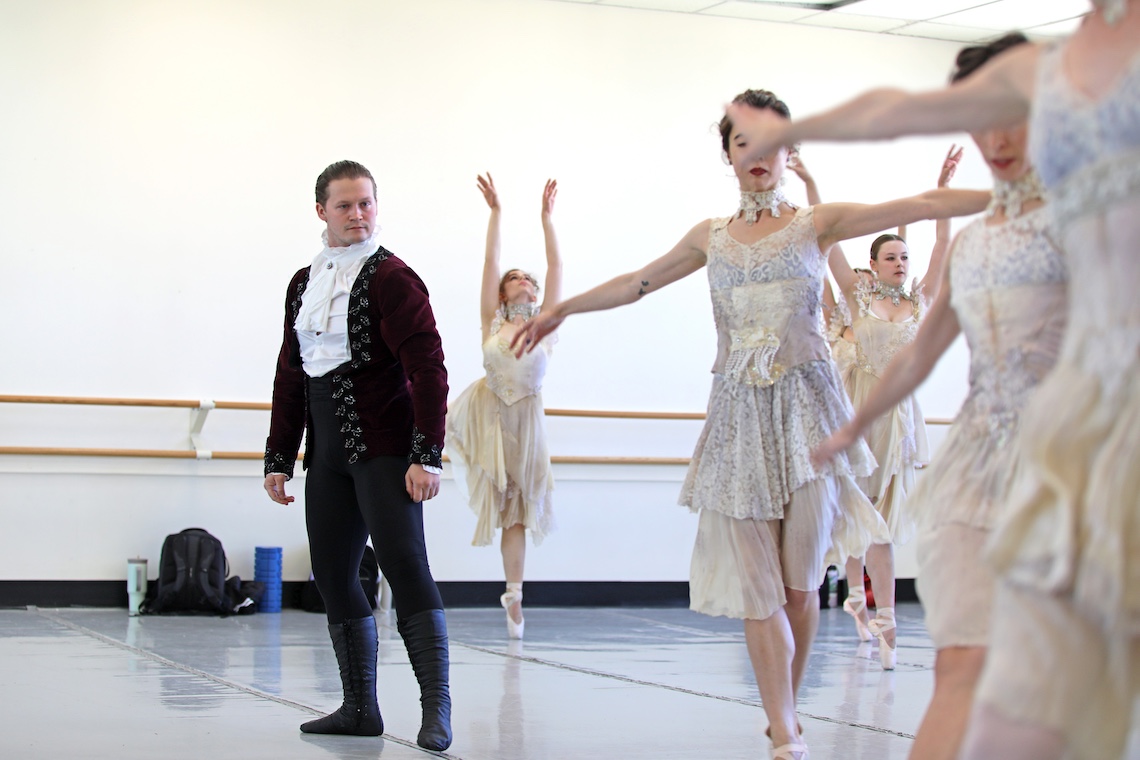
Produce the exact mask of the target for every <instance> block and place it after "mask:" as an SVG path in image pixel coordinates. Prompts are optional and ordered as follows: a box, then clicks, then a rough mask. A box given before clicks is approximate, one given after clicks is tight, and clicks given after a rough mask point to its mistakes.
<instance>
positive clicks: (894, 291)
mask: <svg viewBox="0 0 1140 760" xmlns="http://www.w3.org/2000/svg"><path fill="white" fill-rule="evenodd" d="M871 292H872V293H874V294H875V300H876V301H883V300H886V299H888V298H889V299H891V303H893V304H894V305H895V306H898V305H899V302H900V301H901V300H902V299H903V298H905V299H906V300H908V301H910V302H911V303H914V291H913V290H912V291H911V292H909V293H907V292H906V286H905V285H888V284H887V283H885V282H883V281H881V280H877V281H876V282H875V287H873V288H871Z"/></svg>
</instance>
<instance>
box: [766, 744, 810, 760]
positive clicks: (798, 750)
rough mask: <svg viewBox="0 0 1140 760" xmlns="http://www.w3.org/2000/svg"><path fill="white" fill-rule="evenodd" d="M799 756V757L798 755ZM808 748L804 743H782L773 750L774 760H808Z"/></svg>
mask: <svg viewBox="0 0 1140 760" xmlns="http://www.w3.org/2000/svg"><path fill="white" fill-rule="evenodd" d="M797 756H798V757H797ZM807 756H808V749H807V745H806V744H803V743H799V742H796V743H792V744H782V745H780V746H779V747H776V748H775V749H773V750H772V760H778V759H779V758H783V759H784V760H807Z"/></svg>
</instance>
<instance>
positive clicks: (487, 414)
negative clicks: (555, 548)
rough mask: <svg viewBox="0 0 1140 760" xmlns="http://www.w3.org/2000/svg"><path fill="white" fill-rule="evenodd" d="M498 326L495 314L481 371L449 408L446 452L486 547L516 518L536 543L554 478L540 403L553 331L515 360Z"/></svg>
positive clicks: (548, 513) (549, 521) (550, 522)
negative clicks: (464, 486) (464, 482)
mask: <svg viewBox="0 0 1140 760" xmlns="http://www.w3.org/2000/svg"><path fill="white" fill-rule="evenodd" d="M502 326H503V317H502V314H501V313H500V314H498V315H496V317H495V319H494V321H493V322H492V323H491V335H490V337H489V338H487V341H486V342H485V343H484V344H483V368H484V369H485V370H486V371H487V374H486V376H485V377H482V378H480V379H478V380H476V381H475V382H474V383H472V384H471V385H470V386H468V387H467V389H466V390H464V391H463V393H462V394H460V396H459V398H457V399H456V400H455V401H454V402H453V403H452V404H451V406H450V407H449V408H448V410H447V438H446V444H447V451H448V454H449V456H450V458H451V460H452V463H453V465H454V466H455V469H456V470H457V471H458V473H459V476H460V477H459V479H460V480H461V481H464V480H465V481H466V486H467V494H468V504H469V505H470V506H471V509H472V510H474V512H475V514H476V515H477V516H478V518H479V519H478V522H477V523H476V526H475V537H474V539H473V540H472V542H471V543H472V544H473V545H475V546H487V545H488V544H490V543H491V541H492V539H493V537H494V535H495V532H496V531H497V530H498V529H499V528H509V527H511V526H512V525H518V524H520V523H521V524H522V525H525V526H526V529H527V530H528V531H529V532H530V536H531V540H532V541H533V542H534V543H535V544H536V545H537V544H540V543H542V539H543V538H544V537H545V536H546V534H547V533H549V532H550V531H552V530H553V529H554V513H553V512H552V509H551V495H552V492H553V490H554V476H553V473H552V472H551V468H550V453H549V450H548V449H547V445H546V421H545V417H544V416H543V407H542V380H543V377H545V375H546V364H547V361H548V359H549V357H550V352H551V347H552V346H553V336H551V337H548V338H546V339H544V340H543V341H542V342H541V343H540V344H539V348H538V349H536V350H535V351H532V352H530V353H526V354H523V355H522V358H519V359H516V358H515V355H514V352H513V351H511V349H510V345H509V343H510V342H509V341H508V340H506V339H505V338H503V337H502V336H501V335H500V334H499V332H500V330H501V328H502Z"/></svg>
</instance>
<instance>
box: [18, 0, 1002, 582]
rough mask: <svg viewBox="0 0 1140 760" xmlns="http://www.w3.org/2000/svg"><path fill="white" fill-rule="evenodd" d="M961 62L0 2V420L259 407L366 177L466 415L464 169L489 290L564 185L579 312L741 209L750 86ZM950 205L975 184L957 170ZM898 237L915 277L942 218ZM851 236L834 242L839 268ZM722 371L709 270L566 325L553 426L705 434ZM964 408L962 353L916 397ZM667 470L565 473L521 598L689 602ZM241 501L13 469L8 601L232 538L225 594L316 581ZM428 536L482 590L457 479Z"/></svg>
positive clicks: (468, 242)
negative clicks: (653, 588)
mask: <svg viewBox="0 0 1140 760" xmlns="http://www.w3.org/2000/svg"><path fill="white" fill-rule="evenodd" d="M956 49H957V46H956V45H953V44H950V43H940V42H933V41H924V40H916V39H907V38H901V37H888V36H882V35H872V34H864V33H858V32H847V31H839V30H829V29H815V28H811V29H809V28H804V27H796V26H790V25H780V24H769V23H764V22H749V21H738V20H729V19H718V18H701V17H693V16H686V15H681V14H671V13H660V12H646V11H633V10H626V9H620V8H607V7H592V6H582V5H577V4H572V3H557V2H539V1H538V0H479V1H478V2H472V0H417V2H415V3H408V2H388V1H386V0H345V2H341V3H337V4H335V5H329V4H325V3H316V2H309V1H306V0H261V1H258V2H255V1H250V2H232V1H231V0H225V1H223V0H198V1H197V2H194V3H181V2H165V1H160V0H150V1H147V0H72V1H70V2H68V1H67V0H39V1H38V2H36V3H22V2H17V1H16V0H0V71H3V72H5V73H4V75H3V77H2V78H0V102H3V103H4V111H5V118H4V119H3V120H0V167H2V169H0V172H2V174H0V177H2V179H0V262H2V266H3V276H2V277H0V314H2V315H3V317H4V320H5V322H6V324H7V326H8V329H7V330H6V331H5V345H4V347H3V356H4V360H3V362H0V393H12V394H16V393H26V394H61V395H77V396H129V397H148V398H215V399H226V400H257V401H264V400H268V397H269V391H270V384H271V381H272V369H273V360H274V357H275V355H276V352H277V348H278V345H279V341H280V324H281V305H282V301H283V290H284V286H285V284H286V283H287V282H288V280H289V278H290V276H291V275H292V273H293V272H294V271H295V270H296V269H297V268H298V267H300V266H302V265H304V264H306V263H307V262H308V261H309V260H310V259H311V257H312V256H313V255H314V253H315V252H316V251H317V250H318V249H319V234H320V231H321V226H320V223H319V220H318V219H317V218H316V216H315V214H314V213H313V210H312V206H313V199H312V195H311V193H312V184H313V181H314V180H315V178H316V175H317V174H318V173H319V172H320V170H321V169H322V168H323V167H324V166H325V165H327V164H328V163H330V162H332V161H334V160H337V159H340V158H353V159H355V160H359V161H361V162H362V163H364V164H365V165H367V166H369V167H370V168H371V169H372V171H373V173H374V174H375V175H376V177H377V180H378V182H379V185H380V189H379V202H380V214H381V225H382V227H383V229H384V231H385V235H386V237H385V244H386V245H387V246H388V247H389V248H390V249H392V250H393V251H395V252H396V253H397V254H398V255H400V256H401V257H402V258H404V259H405V260H406V261H407V262H408V263H409V264H410V265H411V266H412V267H414V268H415V269H416V270H417V271H418V272H419V273H420V275H421V276H422V277H423V279H424V280H425V281H426V282H427V284H428V286H429V288H430V289H431V291H432V296H433V303H434V306H435V309H436V314H437V318H438V320H439V325H440V331H441V334H442V336H443V340H444V348H445V351H446V353H447V357H448V368H449V371H450V376H451V387H452V396H453V397H454V396H455V395H457V394H458V393H459V392H460V391H461V390H462V389H463V387H465V386H466V385H467V384H468V383H469V382H471V381H472V380H474V379H475V378H477V377H478V376H479V375H480V373H481V371H482V370H481V367H480V358H479V349H478V335H479V332H478V321H477V304H478V293H477V282H478V277H479V270H480V266H481V257H482V240H483V234H484V229H485V224H486V214H485V212H486V207H485V205H484V204H483V202H482V199H481V198H480V197H479V195H478V193H477V192H476V190H475V187H474V178H475V175H476V173H478V172H481V171H486V170H488V169H489V170H491V171H492V172H493V173H494V174H495V177H496V181H497V184H498V185H499V187H500V190H501V195H502V198H503V204H504V209H505V210H504V225H505V226H504V233H505V239H504V264H505V265H507V266H516V265H518V266H523V267H529V268H532V269H537V270H541V265H542V255H541V250H542V246H541V232H540V228H539V224H538V209H539V196H540V193H541V189H542V183H543V181H544V180H545V179H546V178H547V177H557V178H558V180H559V187H560V195H559V199H558V207H557V210H556V223H557V225H558V231H559V235H560V238H561V242H562V246H563V250H564V254H565V257H566V280H567V284H566V290H567V292H568V293H575V292H578V291H580V290H583V289H585V288H587V287H589V286H592V285H594V284H596V283H597V282H599V281H601V280H602V279H605V278H608V277H609V276H611V275H613V274H615V273H617V272H620V271H625V270H628V269H631V268H634V267H636V266H639V265H640V264H641V263H643V262H644V261H646V260H648V259H649V258H651V257H655V256H657V255H660V254H661V253H664V252H665V251H666V250H668V249H669V248H670V247H671V246H672V245H673V243H675V242H676V240H677V239H679V238H680V237H681V236H682V235H683V234H684V232H685V231H686V230H687V229H688V228H689V227H691V226H692V225H693V224H694V223H696V222H698V221H699V220H701V219H703V218H706V217H708V216H718V215H725V214H728V213H731V212H732V211H733V209H734V208H735V203H736V188H735V183H734V181H733V178H732V174H731V171H730V170H729V168H728V167H726V166H725V165H724V164H722V163H721V161H720V156H719V140H718V136H717V135H716V133H715V129H714V128H713V125H714V123H715V122H716V121H717V119H718V117H719V114H720V113H721V110H722V107H723V104H724V103H725V102H727V101H728V100H729V99H730V98H731V97H732V96H733V95H735V94H736V93H737V92H739V91H740V90H742V89H745V88H747V87H767V88H769V89H772V90H774V91H776V92H777V93H779V94H780V95H781V96H782V97H783V98H784V99H785V100H787V102H788V103H789V105H790V107H791V108H792V109H793V113H796V114H807V113H810V112H812V111H815V110H818V109H819V108H822V107H824V106H826V105H828V104H831V103H834V102H836V101H838V100H839V99H840V98H843V97H845V96H847V95H848V94H850V93H852V92H854V91H857V90H861V89H865V88H867V87H870V86H873V85H879V84H894V85H899V86H903V87H908V88H922V87H931V86H935V85H937V84H939V83H941V82H942V81H943V79H944V77H945V75H946V72H947V71H948V69H949V67H950V62H951V60H952V58H953V54H954V53H955V51H956ZM962 141H963V138H962V137H959V138H958V142H959V143H961V142H962ZM949 142H950V140H947V139H937V140H929V139H923V140H919V139H915V140H905V141H899V142H896V143H893V144H883V145H858V146H836V145H826V144H821V145H810V146H808V147H807V149H806V150H805V153H804V155H805V160H806V161H807V162H808V163H809V165H810V166H811V167H812V168H813V171H814V172H815V174H816V175H817V177H818V179H819V181H820V184H821V186H822V188H823V192H824V195H825V199H838V200H855V201H864V202H873V201H878V200H886V199H889V198H892V197H897V196H899V195H903V194H910V193H914V192H918V191H921V190H923V189H925V188H927V187H930V186H931V185H932V184H933V181H934V179H935V178H936V176H937V172H938V168H939V165H940V162H941V159H942V156H943V155H944V153H945V149H946V147H947V145H948V143H949ZM956 184H957V185H959V186H962V187H967V186H974V187H984V186H988V175H987V173H986V172H985V170H984V167H983V165H982V163H981V161H980V160H979V159H978V157H977V156H976V154H974V153H971V152H968V153H967V158H966V161H965V163H964V165H963V167H962V169H961V171H960V172H959V178H958V180H957V181H956ZM794 185H795V180H794V178H792V182H791V184H790V186H789V187H790V192H791V194H792V195H793V197H801V198H802V190H801V188H799V187H795V186H794ZM910 239H911V247H912V249H913V251H914V253H915V254H916V255H915V262H914V263H915V266H916V271H917V272H918V273H921V272H922V271H924V269H925V260H926V255H927V252H928V251H929V248H930V244H931V243H932V240H933V223H926V224H920V225H914V226H912V228H911V230H910ZM868 242H869V239H868V240H857V241H852V242H850V243H848V244H847V245H846V246H845V247H846V249H847V251H848V254H849V256H850V258H851V259H852V260H853V261H861V260H864V259H865V258H866V250H867V244H868ZM714 348H715V339H714V336H713V331H712V319H711V310H710V307H709V302H708V293H707V286H706V284H705V282H704V279H703V274H698V275H695V276H694V277H691V278H689V280H687V281H683V282H681V283H678V284H676V285H675V286H673V287H671V288H669V289H668V290H666V291H664V292H662V293H658V294H655V295H654V296H652V297H651V298H648V299H646V300H645V301H644V302H642V303H640V304H638V305H636V306H634V307H631V308H628V309H625V310H623V311H619V312H613V313H608V314H601V315H585V316H582V317H579V318H576V320H573V321H571V322H569V323H568V324H567V325H566V326H565V327H564V328H563V330H562V334H561V342H560V344H559V346H558V349H557V352H556V354H555V359H554V362H553V365H552V368H551V371H550V374H549V377H548V379H547V383H546V388H545V401H546V403H547V405H548V406H551V407H572V408H612V409H650V410H683V411H697V410H701V409H703V408H704V406H705V400H706V394H707V390H708V385H709V375H708V367H709V365H710V364H711V362H712V358H713V353H714ZM964 389H965V352H964V351H963V350H962V349H961V347H960V346H958V347H956V349H955V350H954V351H953V352H952V353H951V355H950V356H948V357H947V358H946V359H944V361H943V363H942V364H941V365H940V367H939V369H938V370H937V373H936V376H935V377H934V379H933V380H932V381H931V382H930V383H929V384H928V385H927V387H926V388H924V389H923V391H922V393H921V394H920V400H921V402H922V404H923V406H924V409H925V411H926V412H927V414H928V415H931V416H939V417H946V416H951V415H953V414H954V412H955V411H956V409H957V407H958V405H959V403H960V401H961V398H962V396H963V394H964ZM187 416H188V415H187V412H185V411H178V412H170V411H166V412H160V411H146V410H119V411H116V410H107V409H63V408H54V407H39V406H37V407H19V406H16V405H10V404H7V405H3V406H0V445H32V444H44V445H86V446H122V447H146V446H153V447H158V448H173V447H178V446H183V445H185V439H186V425H187ZM647 425H656V426H657V427H654V428H652V429H650V428H647V427H646V426H647ZM266 426H267V420H266V415H262V414H260V413H253V412H214V413H212V415H211V418H210V420H209V421H208V422H207V425H206V429H205V437H206V442H207V445H208V446H210V447H212V448H215V449H244V450H258V449H260V448H261V447H262V445H263V440H264V434H265V429H266ZM551 429H552V430H551V432H552V440H553V445H554V453H556V454H574V453H584V454H595V453H596V454H641V453H649V454H660V455H667V456H687V455H688V454H689V453H690V452H691V447H692V443H693V441H694V440H695V438H696V430H697V429H698V426H696V425H694V424H692V423H628V422H591V423H585V422H581V421H567V420H558V421H556V420H552V421H551ZM651 445H652V447H653V448H652V449H650V446H651ZM682 475H683V471H682V470H681V468H642V469H636V468H615V467H576V468H569V467H559V468H557V470H556V476H557V477H558V479H559V485H558V493H557V505H558V510H559V514H560V521H561V524H562V530H561V532H560V533H558V534H555V535H554V536H552V537H551V538H550V539H549V540H548V542H547V543H546V544H545V545H543V546H542V547H541V549H540V550H538V551H534V552H532V554H531V561H530V565H529V571H528V576H529V577H533V578H535V579H567V580H573V579H616V580H648V579H653V580H682V579H685V578H686V577H687V572H688V552H689V546H690V542H691V536H692V532H693V529H694V526H695V522H694V520H693V518H692V517H691V516H690V515H688V514H687V513H686V512H684V511H683V510H681V509H679V508H677V507H674V506H671V505H672V504H673V502H674V501H675V498H676V493H677V490H678V487H679V481H680V478H681V477H682ZM260 482H261V477H260V465H259V464H257V463H240V462H238V463H235V462H217V461H213V462H179V461H165V462H155V461H151V460H106V459H98V460H95V459H61V458H33V457H13V456H8V457H0V524H3V525H4V529H3V531H2V533H0V536H2V538H0V578H3V579H111V578H119V577H123V576H124V569H123V565H124V562H123V560H124V559H125V558H126V557H127V556H133V555H136V554H141V555H143V556H149V557H151V559H152V562H154V563H156V561H157V554H158V547H159V544H160V543H161V540H162V537H163V536H164V535H165V534H166V533H168V532H172V531H174V530H178V529H180V528H183V527H187V526H189V525H201V526H203V527H207V528H209V529H210V530H212V531H213V532H215V533H217V534H218V535H219V536H220V537H222V538H223V540H224V541H225V543H226V546H227V548H228V550H229V551H230V554H231V555H232V562H233V565H234V571H235V572H238V573H239V574H245V575H248V574H249V573H250V571H251V569H252V568H251V566H252V547H253V546H254V545H256V544H276V545H282V546H284V547H286V578H287V579H291V580H295V579H301V578H304V577H307V573H308V562H307V557H306V555H305V541H304V528H303V520H302V518H301V510H300V509H299V508H298V507H297V506H294V507H293V508H290V509H285V508H281V507H278V506H276V505H274V504H272V503H270V502H269V501H268V500H267V499H266V498H265V497H264V495H263V494H262V492H261V489H260ZM300 485H301V481H300V480H299V479H298V481H296V482H294V484H293V487H294V489H295V490H297V491H298V492H299V488H300ZM428 513H429V518H428V522H429V531H430V533H431V541H432V551H433V566H434V568H435V570H436V573H437V577H438V578H440V579H441V580H472V579H491V578H497V577H500V573H501V569H500V567H499V564H498V557H497V552H495V551H494V550H482V551H477V550H475V549H471V548H469V547H468V546H467V545H468V542H469V539H470V532H471V530H472V528H473V525H474V518H473V516H472V515H471V514H470V513H469V512H468V511H467V510H466V507H465V506H464V505H463V503H462V499H461V498H460V497H459V494H458V492H457V490H456V488H455V484H454V483H453V482H451V481H448V482H447V483H446V484H445V489H444V493H443V495H442V496H441V498H440V499H439V500H438V501H436V502H433V503H431V505H430V507H429V509H428ZM64 546H67V551H66V552H64V551H61V549H62V547H64ZM904 565H905V563H904ZM904 569H905V568H904ZM904 574H905V573H904ZM152 575H153V565H152Z"/></svg>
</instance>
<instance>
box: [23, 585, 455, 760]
mask: <svg viewBox="0 0 1140 760" xmlns="http://www.w3.org/2000/svg"><path fill="white" fill-rule="evenodd" d="M27 609H28V611H29V612H35V613H36V614H37V615H39V616H40V617H43V618H46V619H48V620H51V621H52V622H54V623H57V624H59V625H62V626H64V627H65V628H70V629H71V630H73V631H75V632H76V633H78V634H80V635H83V636H87V637H89V638H93V639H95V640H96V641H101V642H103V643H104V644H108V645H110V646H113V647H115V648H117V649H121V650H124V651H127V652H131V653H132V654H137V655H139V656H140V657H145V658H147V659H148V660H151V661H152V662H156V663H158V664H160V665H165V666H167V667H170V668H175V669H176V670H181V671H183V672H185V673H190V674H191V675H195V676H199V677H201V678H205V679H206V680H208V681H213V682H214V683H216V684H219V685H221V686H225V687H227V688H230V689H236V690H237V691H241V692H244V693H246V694H249V695H251V696H255V697H260V698H262V699H267V700H269V701H270V702H276V703H277V704H280V705H284V706H286V707H293V708H296V709H298V710H301V711H303V712H307V713H310V714H312V715H314V716H316V717H323V716H324V715H325V714H326V713H324V712H322V711H321V710H318V709H316V708H315V707H310V706H308V705H306V704H302V703H301V702H295V701H293V700H289V699H285V698H284V697H278V696H277V695H275V694H270V693H269V692H266V691H262V690H260V689H255V688H253V687H252V686H246V685H244V684H240V683H237V682H235V681H230V680H227V679H225V678H222V677H221V676H216V675H214V674H213V673H209V672H207V671H205V670H201V669H200V668H195V667H194V666H192V665H186V664H184V663H181V662H176V661H174V660H171V659H169V658H167V657H163V656H162V655H160V654H157V653H155V652H151V651H149V650H146V649H142V648H141V647H136V646H133V645H131V644H128V643H126V642H125V641H119V640H118V639H116V638H114V637H112V636H108V635H106V634H103V633H99V632H98V631H96V630H93V629H91V628H88V627H87V626H83V625H80V624H78V623H74V622H72V621H70V620H68V619H66V618H63V617H60V616H58V615H56V614H54V613H51V612H47V611H46V610H41V609H39V608H38V607H34V606H29V607H28V608H27ZM382 738H383V739H384V740H385V741H391V742H393V743H395V744H400V745H403V746H405V747H409V748H411V749H415V750H419V751H420V752H422V753H424V754H426V755H432V756H433V757H443V758H447V759H448V760H463V758H462V757H460V756H459V755H452V754H449V753H447V752H435V751H433V750H429V749H425V748H423V747H421V746H420V745H418V744H416V743H415V742H413V741H409V740H407V739H403V738H401V737H399V736H393V735H391V734H387V733H386V734H384V735H383V737H382Z"/></svg>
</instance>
